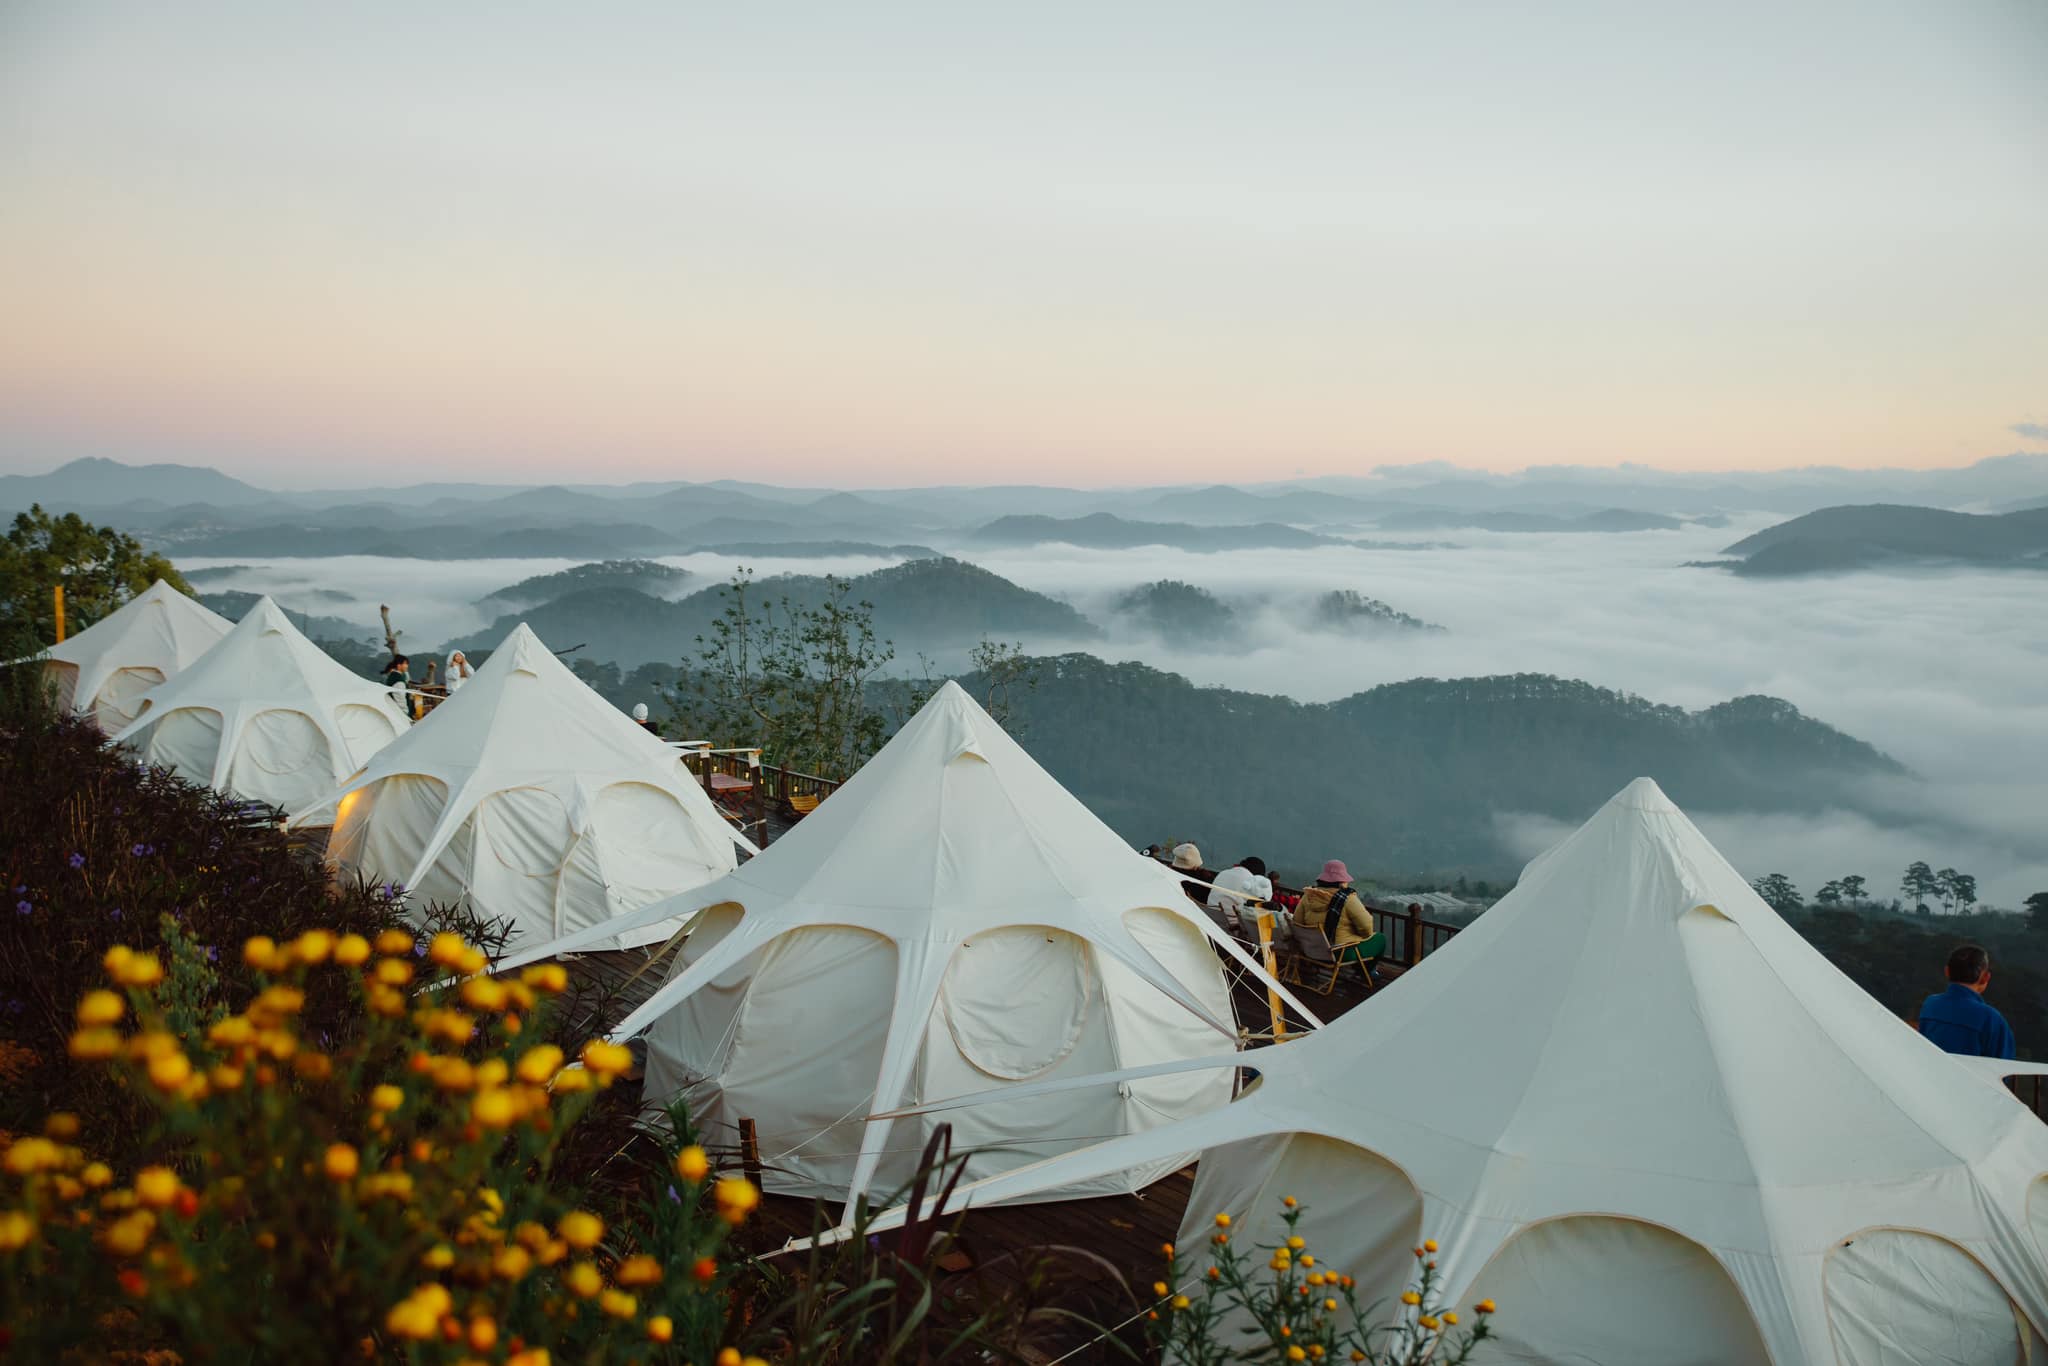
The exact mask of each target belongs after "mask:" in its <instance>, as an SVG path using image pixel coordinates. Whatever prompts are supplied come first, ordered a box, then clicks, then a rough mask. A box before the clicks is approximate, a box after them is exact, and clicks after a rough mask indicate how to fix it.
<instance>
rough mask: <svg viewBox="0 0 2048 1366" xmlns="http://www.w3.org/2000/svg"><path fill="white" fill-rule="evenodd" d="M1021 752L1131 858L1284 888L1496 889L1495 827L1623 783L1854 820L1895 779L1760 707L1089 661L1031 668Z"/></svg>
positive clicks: (1510, 867)
mask: <svg viewBox="0 0 2048 1366" xmlns="http://www.w3.org/2000/svg"><path fill="white" fill-rule="evenodd" d="M1039 678H1040V681H1039V684H1038V687H1037V688H1036V689H1035V690H1033V691H1031V692H1029V693H1022V692H1020V693H1018V694H1017V696H1016V697H1015V699H1014V701H1013V708H1014V709H1013V712H1012V718H1013V721H1015V722H1017V723H1019V727H1020V736H1019V738H1020V740H1021V741H1022V743H1023V744H1024V745H1025V746H1026V748H1028V749H1029V750H1030V751H1031V753H1032V754H1033V755H1034V756H1035V757H1036V758H1037V759H1038V760H1039V762H1041V763H1043V764H1044V765H1045V766H1046V767H1047V768H1048V769H1049V770H1051V772H1052V773H1053V774H1054V776H1056V777H1057V778H1059V780H1060V781H1061V782H1063V783H1065V784H1066V785H1067V786H1068V787H1069V788H1070V789H1072V790H1073V792H1074V793H1075V794H1076V795H1078V796H1079V797H1080V798H1081V799H1082V800H1084V801H1085V802H1087V803H1088V805H1089V806H1090V807H1091V808H1092V809H1094V810H1095V812H1096V813H1097V814H1099V815H1100V816H1102V818H1103V819H1104V820H1106V821H1108V822H1109V824H1110V825H1111V826H1113V827H1114V828H1115V829H1116V830H1117V831H1118V832H1119V833H1120V834H1122V835H1123V836H1125V837H1126V838H1127V839H1129V840H1130V841H1131V842H1132V843H1133V844H1146V843H1151V842H1153V841H1158V840H1166V839H1174V840H1180V839H1192V840H1194V841H1195V843H1196V844H1198V845H1199V846H1201V848H1202V850H1203V852H1204V853H1205V854H1206V855H1208V856H1209V857H1210V858H1211V860H1212V862H1213V860H1215V859H1235V858H1237V857H1240V856H1242V855H1244V854H1247V853H1256V854H1258V855H1260V856H1261V857H1263V858H1265V859H1266V860H1267V861H1268V862H1269V863H1273V864H1276V865H1277V866H1278V867H1279V868H1281V869H1282V871H1283V872H1284V873H1285V874H1287V875H1288V876H1291V877H1300V876H1301V875H1302V874H1304V873H1305V872H1307V871H1308V870H1310V869H1311V868H1312V867H1313V866H1314V865H1315V864H1318V863H1320V862H1321V861H1322V860H1323V859H1326V858H1330V857H1333V856H1335V857H1341V858H1344V859H1346V860H1348V861H1349V862H1350V863H1351V865H1352V866H1353V867H1354V868H1358V867H1366V868H1372V869H1376V870H1382V871H1390V872H1404V873H1428V872H1432V871H1438V870H1446V871H1447V870H1457V871H1463V872H1469V873H1472V874H1474V875H1501V874H1512V873H1513V872H1515V871H1517V870H1518V869H1519V867H1520V864H1521V862H1522V859H1521V857H1520V856H1519V855H1518V854H1517V853H1516V852H1515V851H1514V850H1512V849H1511V848H1510V847H1509V846H1508V844H1507V842H1506V841H1505V839H1504V838H1503V834H1502V831H1501V828H1500V825H1499V823H1498V821H1497V819H1496V818H1497V817H1498V816H1503V815H1509V814H1514V813H1533V814H1536V815H1541V816H1549V817H1554V818H1556V819H1558V820H1561V821H1573V822H1576V821H1580V820H1583V819H1584V818H1585V817H1586V815H1587V813H1589V812H1590V811H1592V810H1594V809H1595V808H1596V807H1598V806H1599V805H1600V803H1602V802H1604V801H1606V800H1607V798H1609V797H1611V796H1612V795H1614V793H1615V792H1616V791H1618V790H1619V789H1620V788H1621V787H1622V786H1623V785H1625V784H1626V783H1627V782H1628V781H1629V780H1630V779H1632V778H1635V777H1639V776H1642V775H1648V776H1650V777H1653V778H1655V779H1656V780H1657V781H1658V783H1659V784H1661V785H1662V786H1663V787H1664V789H1665V791H1667V792H1668V793H1670V794H1671V797H1672V800H1674V801H1676V802H1677V803H1678V804H1679V805H1681V806H1685V807H1690V808H1694V809H1697V810H1701V811H1715V810H1749V811H1810V810H1818V809H1820V808H1822V807H1825V806H1835V807H1841V806H1849V807H1854V806H1855V805H1856V804H1857V803H1856V789H1857V786H1858V784H1859V783H1860V782H1863V781H1866V780H1869V779H1872V778H1876V777H1880V776H1891V775H1897V774H1900V773H1902V772H1903V771H1904V770H1903V769H1901V768H1900V766H1899V765H1898V764H1897V763H1895V762H1894V761H1892V760H1891V759H1889V758H1887V757H1886V756H1885V755H1883V754H1882V753H1880V752H1879V751H1877V750H1876V749H1874V748H1872V747H1871V746H1869V745H1867V744H1865V743H1863V742H1862V741H1860V740H1857V739H1855V738H1853V737H1851V736H1848V735H1845V734H1843V733H1842V732H1840V731H1838V730H1835V729H1834V728H1833V727H1831V726H1827V725H1825V724H1823V723H1821V722H1819V721H1815V720H1813V719H1812V718H1810V717H1807V716H1804V715H1802V714H1801V713H1800V712H1799V711H1798V709H1797V708H1795V707H1793V706H1791V705H1790V704H1789V703H1786V702H1782V701H1779V700H1778V699H1776V698H1770V697H1742V698H1737V699H1735V700H1733V701H1730V702H1725V703H1722V704H1720V705H1719V706H1715V707H1709V708H1707V709H1705V710H1703V711H1697V712H1688V711H1686V710H1684V709H1683V708H1680V707H1670V706H1661V705H1658V704H1656V703H1653V702H1648V701H1645V700H1643V699H1642V698H1639V697H1633V696H1630V695H1628V694H1624V693H1618V692H1611V691H1609V690H1607V689H1605V688H1597V687H1594V686H1593V685H1591V684H1589V683H1580V682H1574V681H1571V680H1568V679H1560V678H1552V677H1549V676H1547V675H1542V674H1515V675H1509V676H1501V677H1491V678H1465V679H1451V680H1441V679H1428V678H1425V679H1414V680H1410V681H1408V682H1403V683H1393V684H1388V685H1386V686H1384V687H1379V688H1374V689H1372V690H1371V691H1369V692H1363V693H1359V694H1357V695H1356V696H1353V697H1347V698H1345V699H1343V700H1342V701H1339V702H1335V703H1330V704H1328V705H1315V704H1305V703H1299V702H1294V701H1291V700H1289V699H1287V698H1284V697H1268V696H1263V695H1260V694H1256V693H1243V692H1234V691H1231V690H1228V689H1223V688H1198V687H1195V686H1194V685H1193V684H1191V683H1189V682H1188V681H1187V680H1186V679H1184V678H1181V677H1179V676H1178V675H1175V674H1168V673H1162V672H1160V671H1159V670H1157V669H1152V668H1148V667H1147V666H1145V665H1142V664H1133V663H1124V664H1110V663H1105V662H1104V661H1102V660H1099V659H1096V658H1094V657H1092V656H1089V655H1078V654H1077V655H1064V656H1061V657H1059V658H1057V659H1049V660H1045V661H1042V662H1041V666H1040V670H1039Z"/></svg>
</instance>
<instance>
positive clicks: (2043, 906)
mask: <svg viewBox="0 0 2048 1366" xmlns="http://www.w3.org/2000/svg"><path fill="white" fill-rule="evenodd" d="M2023 904H2024V905H2025V906H2026V908H2027V927H2028V928H2029V929H2031V930H2033V931H2034V932H2035V933H2037V934H2048V892H2035V893H2034V894H2033V895H2032V896H2030V897H2028V898H2027V899H2026V901H2025V902H2024V903H2023Z"/></svg>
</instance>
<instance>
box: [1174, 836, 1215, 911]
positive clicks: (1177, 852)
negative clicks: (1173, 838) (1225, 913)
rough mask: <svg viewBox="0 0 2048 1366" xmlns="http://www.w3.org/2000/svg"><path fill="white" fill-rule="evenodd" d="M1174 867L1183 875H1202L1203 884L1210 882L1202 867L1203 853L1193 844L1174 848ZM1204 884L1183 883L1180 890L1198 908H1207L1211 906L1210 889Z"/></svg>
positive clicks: (1177, 845) (1179, 845)
mask: <svg viewBox="0 0 2048 1366" xmlns="http://www.w3.org/2000/svg"><path fill="white" fill-rule="evenodd" d="M1173 866H1174V867H1175V868H1176V869H1177V870H1179V871H1180V872H1183V873H1199V874H1201V877H1202V882H1207V881H1208V880H1209V874H1208V871H1207V870H1206V869H1204V868H1203V867H1202V851H1201V850H1199V849H1197V848H1195V846H1194V845H1192V844H1176V845H1174V846H1173ZM1202 882H1183V883H1181V885H1180V889H1181V890H1182V891H1184V892H1186V893H1187V894H1188V898H1189V899H1190V900H1191V901H1193V902H1194V903H1195V904H1196V905H1197V906H1202V907H1207V906H1208V904H1209V889H1208V888H1207V887H1204V886H1203V885H1202Z"/></svg>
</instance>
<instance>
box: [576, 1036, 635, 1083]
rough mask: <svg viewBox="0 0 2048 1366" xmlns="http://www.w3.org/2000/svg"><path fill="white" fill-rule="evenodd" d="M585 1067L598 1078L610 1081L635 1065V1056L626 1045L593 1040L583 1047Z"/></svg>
mask: <svg viewBox="0 0 2048 1366" xmlns="http://www.w3.org/2000/svg"><path fill="white" fill-rule="evenodd" d="M583 1065H584V1066H585V1067H587V1068H589V1069H590V1070H591V1071H592V1072H594V1073H596V1074H597V1075H598V1076H600V1077H604V1078H607V1079H609V1078H612V1077H616V1076H618V1075H619V1074H620V1073H622V1072H624V1071H625V1070H626V1069H627V1068H629V1067H631V1066H632V1065H633V1054H632V1052H631V1050H629V1049H628V1048H627V1047H626V1046H625V1045H624V1044H617V1043H606V1042H605V1041H604V1040H603V1039H592V1040H591V1041H590V1042H589V1043H587V1044H585V1045H583Z"/></svg>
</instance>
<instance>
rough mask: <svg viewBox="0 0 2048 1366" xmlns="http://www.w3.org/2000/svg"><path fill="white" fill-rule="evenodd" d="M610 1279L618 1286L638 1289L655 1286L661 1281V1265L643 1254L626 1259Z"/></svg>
mask: <svg viewBox="0 0 2048 1366" xmlns="http://www.w3.org/2000/svg"><path fill="white" fill-rule="evenodd" d="M612 1279H613V1280H615V1281H617V1282H618V1283H619V1284H620V1285H623V1286H630V1287H634V1288H638V1287H640V1286H643V1285H655V1284H657V1283H659V1282H660V1280H661V1263H660V1262H657V1261H655V1260H654V1258H652V1257H649V1256H648V1255H647V1254H645V1253H640V1254H638V1255H637V1256H632V1257H628V1258H626V1260H625V1261H623V1262H620V1263H619V1265H618V1267H617V1269H616V1270H614V1271H613V1272H612Z"/></svg>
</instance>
